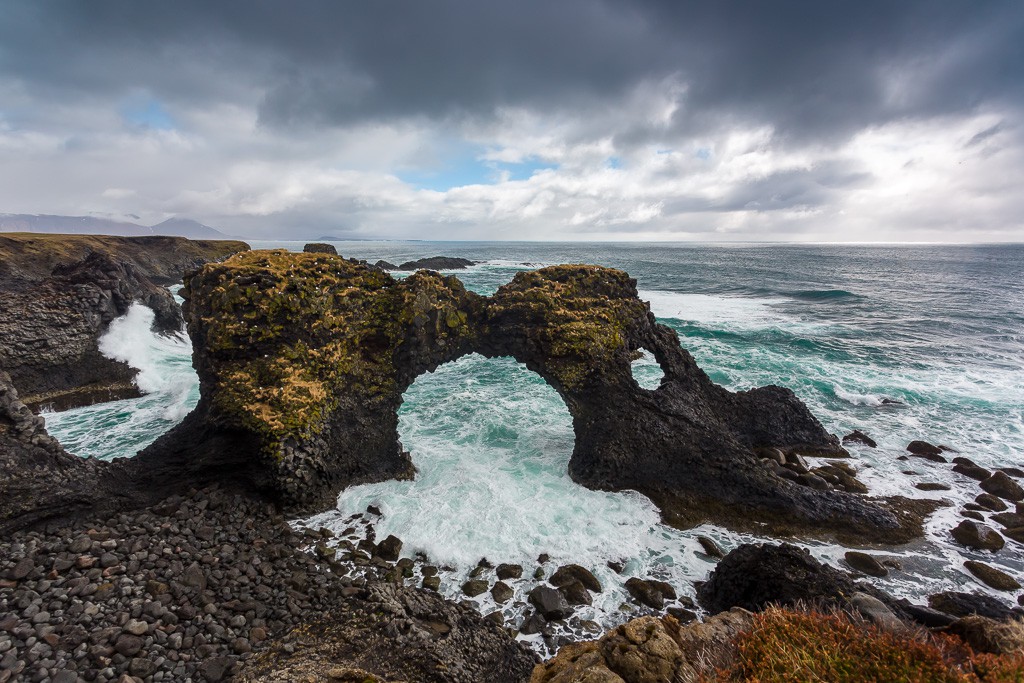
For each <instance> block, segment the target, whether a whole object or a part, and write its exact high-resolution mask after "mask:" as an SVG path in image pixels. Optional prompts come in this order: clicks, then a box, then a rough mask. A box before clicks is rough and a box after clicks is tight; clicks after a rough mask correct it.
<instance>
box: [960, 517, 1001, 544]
mask: <svg viewBox="0 0 1024 683" xmlns="http://www.w3.org/2000/svg"><path fill="white" fill-rule="evenodd" d="M952 535H953V538H954V539H955V540H956V542H957V543H959V544H961V545H965V546H967V547H968V548H974V549H976V550H999V549H1000V548H1002V547H1003V546H1004V545H1005V544H1006V541H1004V540H1003V537H1002V536H1000V535H999V532H997V531H996V530H995V529H993V528H992V527H990V526H987V525H985V524H980V523H978V522H972V521H969V520H964V521H962V522H960V524H958V525H957V526H956V528H954V529H953V531H952Z"/></svg>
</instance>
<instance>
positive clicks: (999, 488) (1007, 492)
mask: <svg viewBox="0 0 1024 683" xmlns="http://www.w3.org/2000/svg"><path fill="white" fill-rule="evenodd" d="M981 488H982V489H984V490H985V491H986V492H987V493H991V494H992V495H993V496H999V497H1000V498H1005V499H1006V500H1009V501H1013V502H1016V501H1019V500H1024V488H1021V486H1020V484H1018V483H1017V482H1015V481H1014V480H1013V479H1011V478H1010V476H1009V475H1008V474H1006V472H996V473H995V474H993V475H992V476H991V477H989V478H988V479H986V480H985V481H983V482H981Z"/></svg>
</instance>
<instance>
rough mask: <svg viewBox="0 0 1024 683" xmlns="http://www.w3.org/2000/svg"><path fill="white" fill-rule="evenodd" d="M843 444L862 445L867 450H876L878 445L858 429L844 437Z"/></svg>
mask: <svg viewBox="0 0 1024 683" xmlns="http://www.w3.org/2000/svg"><path fill="white" fill-rule="evenodd" d="M843 443H862V444H864V445H865V446H867V447H869V448H878V444H877V443H875V440H874V439H872V438H871V437H870V436H868V435H867V434H865V433H864V432H862V431H860V430H859V429H855V430H853V431H852V432H850V433H849V434H847V435H846V436H844V437H843Z"/></svg>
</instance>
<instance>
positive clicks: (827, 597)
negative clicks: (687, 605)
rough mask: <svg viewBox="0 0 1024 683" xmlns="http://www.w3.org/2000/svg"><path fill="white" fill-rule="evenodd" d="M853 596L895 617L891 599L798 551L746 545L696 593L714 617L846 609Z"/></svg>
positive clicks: (786, 546) (788, 547)
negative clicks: (812, 607) (770, 609)
mask: <svg viewBox="0 0 1024 683" xmlns="http://www.w3.org/2000/svg"><path fill="white" fill-rule="evenodd" d="M857 592H861V593H865V594H868V595H871V596H873V597H875V598H878V599H879V600H882V602H883V603H885V604H886V605H888V606H889V607H890V609H894V610H896V611H897V613H898V612H899V609H898V606H897V605H896V603H895V601H893V600H892V598H891V597H889V596H887V595H885V594H884V593H882V592H881V591H878V590H876V589H874V588H872V587H870V586H867V585H865V584H858V583H855V582H854V581H853V579H852V577H850V576H849V575H848V574H846V573H845V572H842V571H839V570H838V569H834V568H833V567H829V566H828V565H825V564H822V563H821V562H818V561H817V560H816V559H814V557H812V556H811V554H810V552H808V551H807V550H804V549H803V548H799V547H797V546H794V545H790V544H788V543H783V544H781V545H772V544H767V543H765V544H756V545H755V544H750V543H745V544H743V545H741V546H739V547H738V548H736V549H735V550H733V551H732V552H730V553H729V554H728V555H726V556H725V558H723V559H722V561H721V562H719V563H718V565H716V567H715V569H714V571H712V572H711V575H710V576H709V577H708V580H707V581H705V582H704V583H703V584H701V585H700V586H699V587H698V589H697V598H698V600H699V601H700V604H701V605H702V606H703V607H704V608H705V609H706V610H708V611H709V612H711V613H712V614H717V613H719V612H723V611H725V610H728V609H730V608H732V607H742V608H743V609H746V610H750V611H753V612H760V611H761V610H763V609H764V608H765V607H766V606H768V605H770V604H776V605H780V606H783V607H786V606H793V605H806V604H817V605H823V606H835V607H842V608H849V607H850V596H852V595H853V594H854V593H857ZM900 616H902V615H900Z"/></svg>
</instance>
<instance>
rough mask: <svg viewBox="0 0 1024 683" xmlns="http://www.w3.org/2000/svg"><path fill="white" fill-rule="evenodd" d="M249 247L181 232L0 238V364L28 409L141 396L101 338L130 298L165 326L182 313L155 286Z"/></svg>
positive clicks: (173, 327)
mask: <svg viewBox="0 0 1024 683" xmlns="http://www.w3.org/2000/svg"><path fill="white" fill-rule="evenodd" d="M240 248H245V245H244V244H243V243H240V242H226V243H217V242H209V243H196V242H191V241H189V240H186V239H184V238H172V237H166V238H165V237H159V238H114V237H110V238H98V237H92V236H75V235H0V257H2V258H0V368H2V369H4V370H5V371H7V372H8V373H9V374H10V376H11V380H12V382H13V384H14V386H15V387H17V389H18V392H19V393H20V395H21V398H22V400H23V401H24V402H25V403H26V404H28V405H29V406H38V405H42V404H52V405H55V406H56V407H59V408H66V407H71V406H75V405H87V404H89V403H95V402H98V401H103V400H111V399H114V398H123V397H127V396H135V395H138V389H137V388H136V387H135V384H134V382H133V378H134V376H135V371H134V370H132V369H131V368H130V367H128V365H126V364H125V363H122V362H119V361H115V360H112V359H110V358H107V357H105V356H104V355H103V354H102V353H100V351H99V347H98V343H97V342H98V339H99V337H100V336H101V335H102V334H103V333H104V332H105V331H106V328H107V326H108V325H109V323H110V322H111V321H112V320H113V319H114V318H117V317H118V316H121V315H123V314H124V313H125V312H126V311H127V310H128V307H129V306H130V305H131V304H132V303H133V302H140V303H143V304H145V305H147V306H149V307H150V308H151V309H152V310H153V311H154V312H155V314H156V316H155V319H154V323H153V326H154V328H155V329H156V330H157V331H161V332H170V331H177V330H179V329H180V328H181V325H182V318H181V313H180V311H179V309H178V306H177V304H176V303H175V302H174V299H173V297H172V296H171V294H170V292H168V291H167V290H166V289H165V288H164V287H162V286H160V285H161V284H168V283H171V282H177V281H180V280H181V278H182V277H183V275H184V273H185V271H186V270H190V269H193V268H195V267H198V266H199V265H201V264H203V263H206V262H207V261H209V260H211V259H214V258H222V257H224V256H227V255H228V254H230V253H234V252H235V251H238V250H239V249H240Z"/></svg>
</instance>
